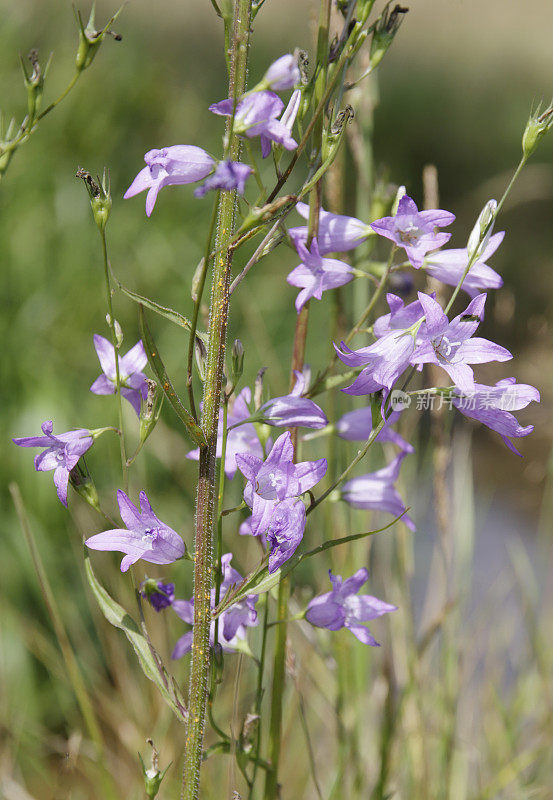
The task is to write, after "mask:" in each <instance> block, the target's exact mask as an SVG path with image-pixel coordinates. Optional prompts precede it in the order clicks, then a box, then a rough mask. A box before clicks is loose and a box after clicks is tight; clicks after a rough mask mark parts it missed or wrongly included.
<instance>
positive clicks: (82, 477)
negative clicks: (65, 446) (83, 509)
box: [69, 462, 100, 511]
mask: <svg viewBox="0 0 553 800" xmlns="http://www.w3.org/2000/svg"><path fill="white" fill-rule="evenodd" d="M69 483H70V484H71V486H72V487H73V489H74V490H75V491H76V492H77V494H78V495H80V497H82V498H83V500H84V501H85V502H86V503H88V505H89V506H91V507H92V508H93V509H94V510H95V511H100V500H99V498H98V492H97V491H96V486H95V485H94V481H93V480H92V478H91V477H90V474H89V473H88V472H85V471H84V470H83V468H82V467H81V464H80V462H79V463H77V464H76V466H74V467H73V469H72V470H71V471H70V473H69Z"/></svg>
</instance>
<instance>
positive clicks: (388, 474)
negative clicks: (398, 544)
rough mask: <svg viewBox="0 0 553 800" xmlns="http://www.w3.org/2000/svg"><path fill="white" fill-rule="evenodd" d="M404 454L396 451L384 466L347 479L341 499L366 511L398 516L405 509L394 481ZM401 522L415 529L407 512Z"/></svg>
mask: <svg viewBox="0 0 553 800" xmlns="http://www.w3.org/2000/svg"><path fill="white" fill-rule="evenodd" d="M405 455H406V454H405V453H398V455H397V456H396V457H395V458H394V459H393V461H390V463H389V464H388V465H387V466H386V467H383V468H382V469H379V470H377V471H376V472H371V473H369V474H368V475H361V476H360V477H359V478H352V479H351V480H350V481H347V483H345V484H344V485H343V486H342V499H343V500H345V501H346V502H347V503H349V504H350V505H352V506H353V507H354V508H363V509H366V510H367V511H386V512H387V513H388V514H393V515H394V517H399V515H400V514H403V512H404V511H405V505H404V503H403V500H402V499H401V497H400V496H399V494H398V491H397V489H396V488H395V486H394V483H395V482H396V481H397V479H398V476H399V469H400V467H401V462H402V461H403V459H404V458H405ZM402 522H404V523H405V525H407V527H408V528H410V529H411V530H415V523H414V522H413V520H412V519H411V517H409V516H408V515H407V514H405V515H404V516H403V517H402Z"/></svg>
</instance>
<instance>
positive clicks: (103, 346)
mask: <svg viewBox="0 0 553 800" xmlns="http://www.w3.org/2000/svg"><path fill="white" fill-rule="evenodd" d="M93 339H94V348H95V350H96V353H97V355H98V360H99V361H100V366H101V367H102V371H103V373H104V375H106V376H107V377H108V378H110V379H111V380H112V381H114V380H115V354H114V350H113V345H112V344H111V342H108V340H107V339H105V338H104V337H103V336H100V335H99V334H98V333H95V334H94V336H93Z"/></svg>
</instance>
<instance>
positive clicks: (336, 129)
mask: <svg viewBox="0 0 553 800" xmlns="http://www.w3.org/2000/svg"><path fill="white" fill-rule="evenodd" d="M353 116H354V113H353V108H352V107H351V106H350V105H347V106H346V107H345V108H344V109H343V110H342V111H340V112H339V113H338V114H337V115H336V119H335V120H334V122H333V123H332V125H331V126H330V129H327V130H325V131H324V132H323V144H322V151H321V155H322V160H323V165H324V167H325V169H328V167H329V166H330V165H331V164H332V162H333V161H334V159H335V158H336V154H337V153H338V150H339V148H340V144H341V141H342V137H343V135H344V132H345V130H346V126H347V124H348V123H349V122H351V120H352V119H353Z"/></svg>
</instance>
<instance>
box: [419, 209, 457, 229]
mask: <svg viewBox="0 0 553 800" xmlns="http://www.w3.org/2000/svg"><path fill="white" fill-rule="evenodd" d="M419 213H420V216H421V218H422V220H423V221H424V222H425V223H427V224H429V225H434V226H436V227H438V228H445V227H446V226H447V225H451V224H452V223H453V222H455V214H452V213H451V212H450V211H444V210H443V209H439V208H436V209H433V210H431V211H421V212H419Z"/></svg>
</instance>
